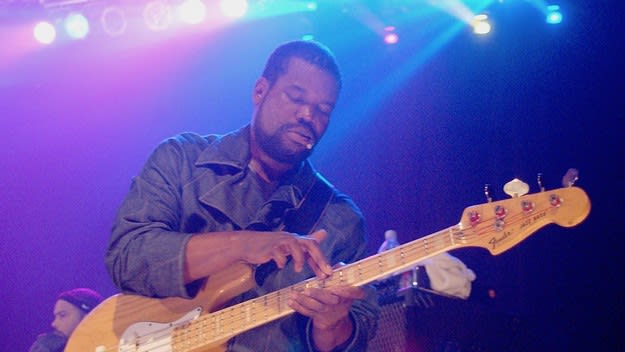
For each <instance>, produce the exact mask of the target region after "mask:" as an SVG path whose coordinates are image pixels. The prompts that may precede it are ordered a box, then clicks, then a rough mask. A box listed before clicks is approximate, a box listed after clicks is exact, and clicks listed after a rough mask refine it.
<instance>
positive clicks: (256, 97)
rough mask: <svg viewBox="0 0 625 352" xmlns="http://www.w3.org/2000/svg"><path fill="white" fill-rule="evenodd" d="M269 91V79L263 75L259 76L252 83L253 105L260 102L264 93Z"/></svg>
mask: <svg viewBox="0 0 625 352" xmlns="http://www.w3.org/2000/svg"><path fill="white" fill-rule="evenodd" d="M267 91H269V81H268V80H267V79H266V78H265V77H260V78H259V79H258V80H256V84H254V90H253V92H252V101H253V102H254V104H255V105H258V104H260V102H261V101H263V99H264V98H265V95H266V94H267Z"/></svg>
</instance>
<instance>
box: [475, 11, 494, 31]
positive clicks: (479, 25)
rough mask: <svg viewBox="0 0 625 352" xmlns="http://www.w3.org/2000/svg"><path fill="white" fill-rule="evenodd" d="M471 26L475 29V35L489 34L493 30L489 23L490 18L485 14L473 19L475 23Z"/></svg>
mask: <svg viewBox="0 0 625 352" xmlns="http://www.w3.org/2000/svg"><path fill="white" fill-rule="evenodd" d="M471 26H472V27H473V33H475V34H480V35H484V34H488V33H490V30H491V25H490V23H489V22H488V16H487V15H485V14H481V15H476V16H475V17H473V21H471Z"/></svg>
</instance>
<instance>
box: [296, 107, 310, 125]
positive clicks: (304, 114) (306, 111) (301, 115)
mask: <svg viewBox="0 0 625 352" xmlns="http://www.w3.org/2000/svg"><path fill="white" fill-rule="evenodd" d="M297 119H298V120H299V121H307V122H310V121H312V119H313V108H312V107H311V106H310V105H308V104H302V106H300V108H299V110H298V111H297Z"/></svg>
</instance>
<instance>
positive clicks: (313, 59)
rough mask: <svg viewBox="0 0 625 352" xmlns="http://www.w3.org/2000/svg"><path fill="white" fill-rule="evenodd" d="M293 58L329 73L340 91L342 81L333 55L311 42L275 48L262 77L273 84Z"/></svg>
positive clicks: (290, 43)
mask: <svg viewBox="0 0 625 352" xmlns="http://www.w3.org/2000/svg"><path fill="white" fill-rule="evenodd" d="M294 57H297V58H300V59H302V60H304V61H306V62H308V63H310V64H313V65H315V66H317V67H319V68H321V69H323V70H325V71H327V72H328V73H330V74H331V75H332V76H333V77H334V78H335V79H336V83H337V86H338V88H339V90H340V89H341V86H342V83H343V80H342V77H341V71H340V69H339V66H338V64H337V62H336V58H335V57H334V54H333V53H332V51H331V50H330V49H329V48H328V47H327V46H325V45H323V44H321V43H319V42H316V41H313V40H295V41H291V42H288V43H285V44H282V45H280V46H279V47H277V48H276V49H275V50H274V51H273V53H271V55H270V56H269V59H268V60H267V63H266V64H265V69H264V70H263V77H265V78H266V79H267V80H268V81H269V82H270V83H272V84H273V83H274V82H275V81H276V80H277V79H278V77H280V75H282V74H284V73H285V72H286V71H287V69H288V64H289V60H290V59H291V58H294Z"/></svg>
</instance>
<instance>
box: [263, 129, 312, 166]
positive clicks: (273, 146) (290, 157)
mask: <svg viewBox="0 0 625 352" xmlns="http://www.w3.org/2000/svg"><path fill="white" fill-rule="evenodd" d="M289 127H290V126H289V125H283V126H281V127H280V128H279V129H278V130H277V131H276V132H274V133H273V134H271V135H270V134H267V133H265V131H264V130H263V128H262V126H258V125H257V126H255V128H254V129H253V131H252V133H254V137H255V138H256V142H257V143H258V144H259V146H260V147H261V149H262V150H263V151H264V152H265V153H267V155H269V157H271V158H272V159H274V160H275V161H278V162H281V163H284V164H289V165H297V164H299V163H301V162H302V161H304V160H306V158H308V157H309V156H310V154H311V153H312V150H313V149H312V148H311V149H304V150H302V151H296V150H291V149H290V148H288V147H287V146H286V145H285V142H284V139H283V138H282V137H283V136H284V135H285V134H286V133H287V130H288V129H289Z"/></svg>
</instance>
